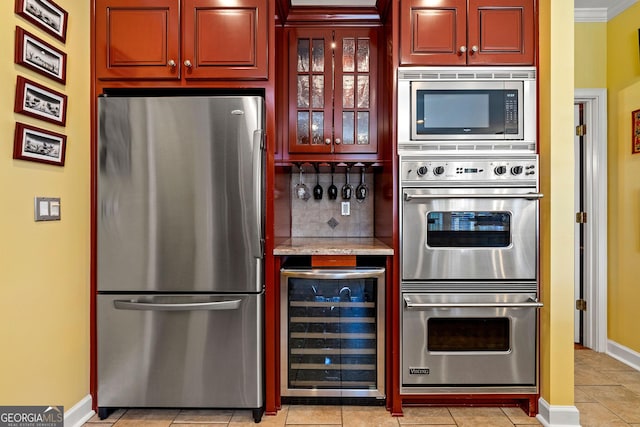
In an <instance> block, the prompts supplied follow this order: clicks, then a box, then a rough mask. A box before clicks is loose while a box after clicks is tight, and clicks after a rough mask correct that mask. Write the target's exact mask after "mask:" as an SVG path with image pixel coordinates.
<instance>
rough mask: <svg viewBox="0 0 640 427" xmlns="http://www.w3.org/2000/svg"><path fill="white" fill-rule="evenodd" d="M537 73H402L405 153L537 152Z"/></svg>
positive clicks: (468, 69)
mask: <svg viewBox="0 0 640 427" xmlns="http://www.w3.org/2000/svg"><path fill="white" fill-rule="evenodd" d="M536 135H537V120H536V71H535V68H533V67H498V68H494V67H492V68H483V67H444V68H424V67H423V68H414V67H411V68H401V69H400V70H399V71H398V147H399V149H400V150H402V149H403V148H407V149H415V148H420V149H427V150H428V149H429V148H439V149H444V148H451V149H471V150H474V151H476V150H491V151H495V150H496V149H500V148H504V149H506V150H510V149H513V150H518V151H522V150H524V151H533V152H535V151H536Z"/></svg>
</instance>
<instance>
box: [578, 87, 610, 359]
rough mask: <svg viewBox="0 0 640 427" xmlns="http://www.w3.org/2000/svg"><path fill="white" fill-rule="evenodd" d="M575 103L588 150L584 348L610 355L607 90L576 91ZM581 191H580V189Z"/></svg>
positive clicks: (586, 160)
mask: <svg viewBox="0 0 640 427" xmlns="http://www.w3.org/2000/svg"><path fill="white" fill-rule="evenodd" d="M574 102H575V103H583V104H584V114H585V117H584V119H585V120H584V121H585V124H586V126H587V134H586V147H585V171H584V173H585V211H586V212H587V216H588V217H587V223H586V227H585V252H584V256H585V272H584V275H585V277H584V278H585V282H584V296H585V299H586V300H587V311H586V312H585V315H584V335H583V338H584V345H585V346H586V347H589V348H591V349H593V350H595V351H598V352H606V351H607V90H606V89H576V90H575V93H574ZM576 191H578V189H576Z"/></svg>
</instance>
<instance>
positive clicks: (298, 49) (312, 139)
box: [289, 29, 333, 153]
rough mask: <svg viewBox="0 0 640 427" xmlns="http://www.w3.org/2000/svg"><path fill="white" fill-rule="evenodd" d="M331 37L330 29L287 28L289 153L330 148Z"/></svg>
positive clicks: (329, 149)
mask: <svg viewBox="0 0 640 427" xmlns="http://www.w3.org/2000/svg"><path fill="white" fill-rule="evenodd" d="M331 41H332V39H331V31H325V30H318V29H305V30H292V31H291V32H290V35H289V152H290V153H330V152H331V147H332V140H333V128H332V125H333V123H332V111H333V110H332V92H331V86H332V76H331V71H332V62H331ZM327 140H329V143H328V144H327V143H326V141H327Z"/></svg>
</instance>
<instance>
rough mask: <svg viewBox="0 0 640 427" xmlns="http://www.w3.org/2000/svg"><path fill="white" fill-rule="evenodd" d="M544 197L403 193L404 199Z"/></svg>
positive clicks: (528, 196) (530, 197) (535, 195)
mask: <svg viewBox="0 0 640 427" xmlns="http://www.w3.org/2000/svg"><path fill="white" fill-rule="evenodd" d="M543 197H544V195H543V194H541V193H523V194H409V193H404V200H405V201H407V202H408V201H410V200H414V199H416V200H420V199H527V200H537V199H542V198H543Z"/></svg>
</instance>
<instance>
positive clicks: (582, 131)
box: [576, 125, 587, 136]
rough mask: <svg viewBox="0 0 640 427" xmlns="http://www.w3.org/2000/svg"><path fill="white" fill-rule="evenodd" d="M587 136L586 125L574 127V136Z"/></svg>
mask: <svg viewBox="0 0 640 427" xmlns="http://www.w3.org/2000/svg"><path fill="white" fill-rule="evenodd" d="M586 134H587V125H578V126H576V136H585V135H586Z"/></svg>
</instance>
